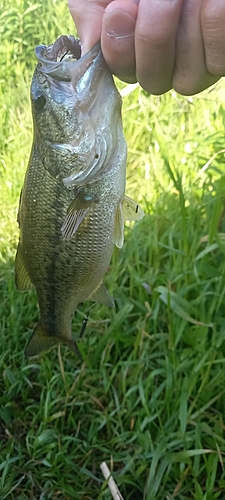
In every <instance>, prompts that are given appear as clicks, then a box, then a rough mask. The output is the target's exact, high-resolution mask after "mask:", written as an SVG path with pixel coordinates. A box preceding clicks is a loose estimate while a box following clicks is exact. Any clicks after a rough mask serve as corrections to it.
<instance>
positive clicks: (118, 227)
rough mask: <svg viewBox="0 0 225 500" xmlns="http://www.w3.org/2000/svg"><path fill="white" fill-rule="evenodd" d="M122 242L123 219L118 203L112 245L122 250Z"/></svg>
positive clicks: (120, 206)
mask: <svg viewBox="0 0 225 500" xmlns="http://www.w3.org/2000/svg"><path fill="white" fill-rule="evenodd" d="M123 242H124V218H123V211H122V205H121V203H119V205H118V208H117V211H116V218H115V225H114V237H113V243H114V245H116V246H117V247H118V248H122V246H123Z"/></svg>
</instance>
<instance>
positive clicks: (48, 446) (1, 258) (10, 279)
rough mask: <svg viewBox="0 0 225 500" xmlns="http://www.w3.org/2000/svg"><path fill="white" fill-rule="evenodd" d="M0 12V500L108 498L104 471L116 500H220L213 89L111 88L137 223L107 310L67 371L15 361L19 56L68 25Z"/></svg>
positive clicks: (22, 314)
mask: <svg viewBox="0 0 225 500" xmlns="http://www.w3.org/2000/svg"><path fill="white" fill-rule="evenodd" d="M3 7H4V8H2V7H1V8H0V9H1V10H0V19H1V23H0V44H1V55H2V59H1V67H0V82H1V86H0V88H1V90H0V107H1V123H2V127H1V129H0V145H1V150H0V273H1V274H0V334H1V354H0V375H1V378H0V437H1V441H0V457H1V459H0V498H1V500H3V499H15V498H16V499H19V500H25V499H27V500H28V499H42V500H48V499H53V500H58V499H60V500H65V499H79V500H90V499H91V500H95V499H99V500H100V499H104V500H109V499H110V498H111V497H110V493H109V490H108V488H107V484H106V483H105V482H104V480H103V477H102V474H101V471H100V463H101V462H102V461H103V460H105V461H106V462H107V463H108V465H109V466H110V468H111V470H112V471H113V475H114V477H115V479H116V482H117V484H118V486H119V488H120V491H121V493H122V494H123V497H124V500H155V499H156V500H175V499H179V500H191V499H193V500H216V499H221V500H223V499H224V496H225V474H224V453H225V438H224V414H225V361H224V353H225V312H224V311H225V277H224V275H225V258H224V254H225V222H224V192H225V173H224V172H225V170H224V161H225V154H224V148H225V140H224V139H225V138H224V124H225V110H224V103H225V85H224V83H223V82H221V83H219V84H218V85H217V86H216V87H215V89H210V90H208V91H205V92H204V93H202V94H200V95H198V96H195V97H193V98H186V97H181V96H178V95H177V94H176V93H174V92H170V93H168V94H166V95H164V96H161V97H152V96H148V95H147V94H146V93H145V92H144V91H142V90H141V89H140V88H135V87H134V88H132V91H131V92H129V93H127V91H126V93H127V95H126V96H124V98H123V121H124V131H125V135H126V138H127V142H128V147H129V155H128V169H127V194H128V195H129V196H131V197H133V198H134V199H136V200H137V201H139V202H140V204H141V206H142V207H143V209H144V210H145V212H146V216H145V218H144V219H143V220H142V221H140V222H139V223H137V224H135V225H134V226H133V225H131V226H128V227H127V229H126V242H125V245H124V247H123V248H122V249H121V250H120V251H119V250H118V249H115V252H114V254H113V258H112V262H111V266H110V269H109V272H108V273H107V276H106V282H107V286H108V287H109V289H110V292H111V294H112V295H113V296H114V298H115V304H116V307H115V310H113V311H111V310H108V309H107V308H106V307H103V306H99V305H96V306H95V307H94V308H93V309H91V314H90V319H89V323H88V326H87V330H86V332H85V335H84V338H83V339H82V340H81V341H79V348H80V351H81V352H82V356H83V361H82V362H81V361H80V360H79V359H77V358H76V356H75V355H74V354H73V353H71V352H70V351H69V350H67V348H64V347H61V348H59V350H58V351H57V347H56V348H53V349H52V350H51V351H49V352H47V353H43V354H42V355H41V356H39V357H36V358H33V359H26V358H25V357H24V354H23V352H24V347H25V345H26V342H27V339H28V336H29V335H30V333H31V331H32V329H33V326H34V324H35V322H36V321H37V319H38V308H37V301H36V296H35V293H34V292H33V291H31V292H29V293H19V292H18V291H17V290H16V288H15V284H14V270H13V260H14V255H15V249H16V244H17V240H18V227H17V221H16V216H17V207H18V200H19V193H20V189H21V186H22V183H23V176H24V173H25V169H26V166H27V162H28V159H29V153H30V147H31V142H32V123H31V113H30V104H29V84H30V79H31V76H32V71H33V67H34V64H35V59H34V56H33V48H34V46H35V45H36V44H37V43H43V42H44V43H51V42H52V41H54V39H55V38H56V37H57V36H58V35H60V34H62V33H68V32H69V31H70V32H71V31H74V29H73V24H72V21H71V20H70V17H69V14H68V11H67V6H66V4H65V3H64V2H61V1H55V2H50V1H48V2H42V1H40V2H38V3H36V4H32V3H31V2H27V1H22V0H17V1H16V2H12V0H10V1H9V2H5V1H4V5H3ZM117 84H118V86H119V88H120V90H121V89H123V88H124V85H123V84H121V83H119V82H117ZM129 90H131V87H130V88H129ZM85 311H86V306H85V304H84V305H81V306H80V307H79V310H78V311H77V313H76V315H75V318H74V321H73V330H74V335H75V336H76V334H77V333H78V332H79V329H80V325H81V322H82V319H83V317H84V313H85Z"/></svg>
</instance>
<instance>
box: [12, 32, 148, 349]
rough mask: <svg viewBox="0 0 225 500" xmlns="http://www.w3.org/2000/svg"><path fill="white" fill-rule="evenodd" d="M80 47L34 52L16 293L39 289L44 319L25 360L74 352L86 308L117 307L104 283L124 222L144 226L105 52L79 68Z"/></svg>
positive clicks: (70, 41)
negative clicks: (75, 323)
mask: <svg viewBox="0 0 225 500" xmlns="http://www.w3.org/2000/svg"><path fill="white" fill-rule="evenodd" d="M78 46H79V41H78V40H76V39H74V38H73V37H71V36H70V37H68V38H67V37H60V39H58V40H57V41H56V42H55V44H53V45H52V46H49V47H45V46H41V49H40V48H39V47H37V49H36V53H37V56H38V60H39V64H38V66H37V68H36V70H35V73H34V77H33V82H32V86H31V100H32V109H33V120H34V142H33V147H32V151H31V156H30V161H29V165H28V169H27V173H26V176H25V180H24V186H23V189H22V194H21V200H20V207H19V214H18V221H19V227H20V240H19V244H18V249H17V256H16V263H15V268H16V284H17V287H18V289H20V290H26V289H28V288H30V287H31V286H32V285H34V286H35V288H36V292H37V297H38V303H39V309H40V321H39V323H38V324H37V326H36V327H35V329H34V332H33V334H32V336H31V339H30V341H29V343H28V345H27V348H26V351H25V353H26V354H27V355H28V356H29V355H35V354H37V353H39V352H40V351H42V350H43V349H46V348H48V347H50V346H52V345H54V344H55V343H57V342H59V341H61V342H64V343H65V344H67V345H68V346H69V347H70V348H71V349H72V350H73V351H76V343H75V341H74V339H73V336H72V330H71V320H72V316H73V314H74V312H75V310H76V308H77V305H78V304H79V303H80V302H83V301H85V300H93V301H95V302H100V303H103V304H105V305H108V306H113V300H112V298H111V297H110V295H109V293H108V291H107V289H106V287H105V285H104V283H103V281H102V279H103V276H104V274H105V273H106V271H107V269H108V267H109V263H110V259H111V256H112V252H113V246H114V244H116V245H117V246H118V247H121V246H122V244H123V226H124V220H125V219H129V220H138V219H140V218H141V217H142V216H143V212H142V210H141V209H140V207H139V205H138V204H135V202H133V201H132V200H130V199H129V198H127V197H125V182H126V143H125V139H124V136H123V132H122V124H121V116H120V115H121V100H120V96H119V94H118V92H117V90H116V88H115V85H114V82H113V79H112V76H111V74H110V72H109V70H108V68H107V66H106V65H105V63H104V59H103V57H102V54H101V50H100V46H97V47H94V48H93V49H92V51H90V53H88V54H87V55H86V56H83V57H81V58H80V57H79V58H77V57H76V58H75V55H76V56H77V52H79V51H78V48H79V47H78ZM68 47H69V49H70V50H69V52H70V59H69V60H68V61H67V62H65V61H63V60H62V61H61V62H59V63H58V60H57V59H58V56H57V53H61V52H63V51H64V52H65V51H66V50H67V49H68ZM52 53H54V58H53V56H52ZM40 54H41V55H40ZM77 59H78V60H77ZM62 64H64V69H63V68H62ZM83 79H84V82H83ZM71 82H72V83H71ZM84 85H86V87H87V88H88V89H89V95H86V93H87V92H86V93H85V88H84ZM102 107H103V109H102ZM78 130H79V132H78ZM137 207H138V209H137Z"/></svg>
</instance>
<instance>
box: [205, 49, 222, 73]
mask: <svg viewBox="0 0 225 500" xmlns="http://www.w3.org/2000/svg"><path fill="white" fill-rule="evenodd" d="M206 67H207V70H208V72H209V73H211V75H214V76H218V75H220V76H225V60H224V61H223V60H220V59H219V58H218V57H217V55H216V54H214V53H211V54H207V56H206Z"/></svg>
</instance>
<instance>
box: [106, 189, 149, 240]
mask: <svg viewBox="0 0 225 500" xmlns="http://www.w3.org/2000/svg"><path fill="white" fill-rule="evenodd" d="M144 215H145V214H144V212H143V210H142V209H141V207H140V205H139V204H138V203H136V202H135V201H134V200H132V199H131V198H129V197H128V196H124V198H123V201H122V203H121V202H120V203H119V205H118V208H117V211H116V218H115V226H114V239H113V242H114V244H115V245H116V246H117V247H118V248H122V246H123V243H124V222H125V221H126V220H130V221H136V220H141V219H142V218H143V217H144Z"/></svg>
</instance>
